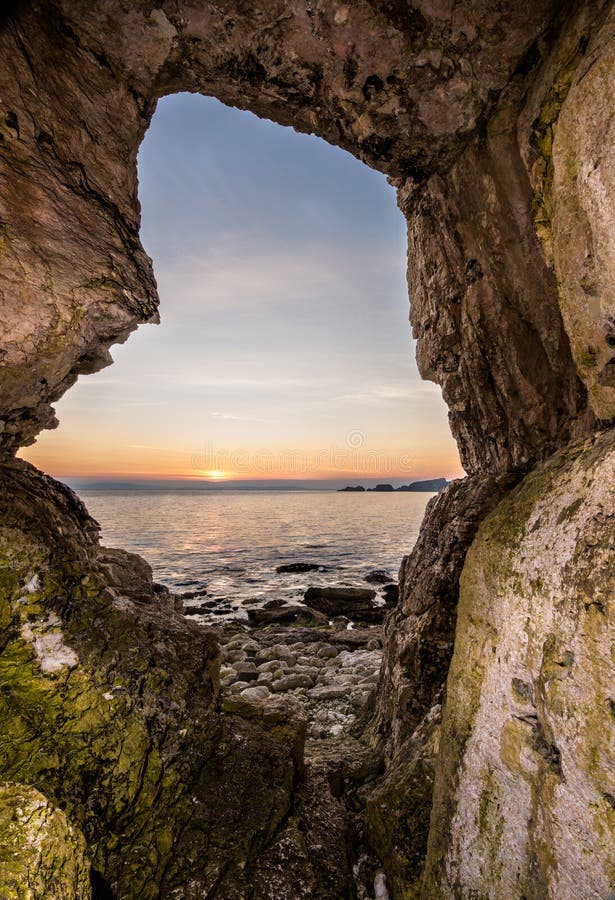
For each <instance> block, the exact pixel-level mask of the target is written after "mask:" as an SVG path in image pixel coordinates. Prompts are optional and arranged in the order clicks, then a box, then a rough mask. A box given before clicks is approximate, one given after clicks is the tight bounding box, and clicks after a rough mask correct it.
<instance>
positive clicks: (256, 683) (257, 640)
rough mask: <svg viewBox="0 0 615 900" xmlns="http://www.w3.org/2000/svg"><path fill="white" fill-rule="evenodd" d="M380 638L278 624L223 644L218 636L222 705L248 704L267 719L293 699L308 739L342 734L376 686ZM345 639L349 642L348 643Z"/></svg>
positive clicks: (370, 632)
mask: <svg viewBox="0 0 615 900" xmlns="http://www.w3.org/2000/svg"><path fill="white" fill-rule="evenodd" d="M340 624H341V623H340ZM297 631H299V633H300V639H299V640H298V639H297V637H298V636H299V635H298V634H297ZM380 633H381V630H380V629H379V628H369V627H366V628H363V629H361V630H360V632H359V630H358V629H354V630H353V631H352V632H346V633H345V634H344V633H343V632H337V631H335V628H332V627H329V628H328V629H323V628H314V627H301V628H300V629H297V628H296V627H289V626H279V625H278V626H269V627H266V628H261V629H255V630H254V631H253V632H251V633H247V632H246V631H244V632H242V633H241V634H237V633H232V634H230V635H229V636H228V637H229V639H228V640H225V633H224V631H222V632H221V635H220V637H221V644H222V646H221V661H222V665H221V668H220V683H221V685H222V689H223V694H222V696H223V702H224V696H225V695H226V696H227V697H228V702H229V703H235V704H236V703H239V702H242V703H243V702H244V701H245V703H246V706H247V705H248V704H249V703H252V704H254V705H255V707H258V708H260V709H261V710H262V714H263V715H265V714H266V713H267V710H269V708H270V707H271V708H272V709H273V706H275V704H276V703H287V702H290V701H291V700H292V702H293V703H299V705H300V707H301V708H302V710H303V712H304V714H305V716H306V718H307V725H308V731H307V733H308V735H309V736H310V738H312V739H316V740H320V739H324V738H329V737H335V736H336V735H340V734H342V733H343V732H344V731H345V730H346V729H347V728H348V727H349V726H350V725H351V724H352V722H354V721H355V719H356V717H357V715H358V714H359V712H360V710H361V709H363V707H364V706H365V704H366V703H367V702H368V700H369V698H370V696H372V694H373V691H374V687H375V685H376V684H377V682H378V677H379V672H380V662H381V658H382V651H381V649H380V639H379V637H377V635H380ZM348 634H350V635H351V636H352V637H353V640H352V642H349V641H347V640H346V638H347V636H348ZM355 638H356V640H355ZM291 692H292V693H291ZM231 698H232V699H231Z"/></svg>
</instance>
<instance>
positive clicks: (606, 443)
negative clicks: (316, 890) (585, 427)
mask: <svg viewBox="0 0 615 900" xmlns="http://www.w3.org/2000/svg"><path fill="white" fill-rule="evenodd" d="M613 484H615V434H614V433H613V432H612V431H610V432H606V433H603V434H598V435H596V436H595V437H593V438H589V439H586V440H585V441H583V442H581V443H580V444H576V445H572V446H571V447H569V448H567V449H565V450H562V451H560V453H558V454H556V455H555V456H554V457H553V458H552V459H551V460H549V461H548V462H547V463H545V464H543V465H542V466H540V467H538V468H537V469H536V470H535V471H534V472H533V473H532V474H530V475H528V476H527V478H525V479H524V481H523V482H522V483H521V484H520V485H519V486H518V487H517V488H516V489H515V490H513V491H512V493H511V494H510V496H509V497H507V498H506V499H504V500H503V501H502V503H501V504H500V505H499V506H498V507H496V509H495V510H494V511H493V512H492V513H491V514H490V515H489V516H488V517H487V518H486V519H485V521H484V522H483V524H482V525H481V527H480V529H479V532H478V536H477V539H476V541H475V542H474V544H473V545H472V547H471V549H470V551H469V553H468V556H467V558H466V563H465V566H464V570H463V574H462V577H461V596H460V602H459V608H458V624H457V639H456V643H455V652H454V656H453V661H452V664H451V671H450V674H449V679H448V691H447V699H446V705H445V710H444V719H443V726H442V735H441V739H440V747H441V753H440V756H439V758H438V762H437V766H436V785H435V801H434V807H433V811H432V817H431V831H430V837H429V849H428V856H427V876H426V884H425V896H428V897H432V896H433V897H440V896H448V895H449V893H451V892H452V893H453V894H454V892H455V891H456V890H457V886H459V885H463V890H464V891H466V892H470V893H472V892H473V893H474V895H475V896H490V897H494V898H499V897H502V898H504V897H510V896H515V897H516V896H532V897H542V896H545V897H547V896H549V897H555V896H557V897H565V898H569V897H570V898H572V897H588V898H590V897H595V898H599V897H606V896H609V895H610V894H611V893H612V891H613V889H614V887H615V863H614V860H615V811H614V803H613V797H614V796H615V794H614V790H615V780H614V769H613V765H612V761H613V758H614V756H615V719H614V718H613V713H612V708H611V706H612V697H611V695H612V692H613V684H614V683H615V668H614V660H613V657H612V617H613V614H614V608H613V598H614V596H615V590H614V588H615V580H614V575H613V573H614V571H615V531H614V529H613V520H614V517H615V504H614V497H613Z"/></svg>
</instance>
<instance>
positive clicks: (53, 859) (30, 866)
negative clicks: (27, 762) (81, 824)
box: [0, 781, 91, 900]
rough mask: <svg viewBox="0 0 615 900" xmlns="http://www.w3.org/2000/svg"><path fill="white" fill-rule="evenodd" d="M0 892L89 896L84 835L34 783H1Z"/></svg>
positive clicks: (26, 897)
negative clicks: (32, 785)
mask: <svg viewBox="0 0 615 900" xmlns="http://www.w3.org/2000/svg"><path fill="white" fill-rule="evenodd" d="M0 832H1V833H2V840H0V897H2V898H3V900H43V898H53V900H89V898H90V897H91V888H90V861H89V859H88V855H87V852H86V845H85V839H84V837H83V835H82V834H81V833H80V832H79V831H78V830H77V829H76V828H75V827H74V826H73V825H71V824H70V822H69V820H68V818H67V817H66V815H65V814H64V813H63V812H62V811H61V810H59V809H55V808H54V807H53V806H52V805H51V804H50V803H49V801H48V800H47V799H46V798H45V797H44V796H43V795H42V794H41V793H40V792H39V791H37V790H36V789H35V788H33V787H31V786H29V785H25V784H15V783H12V782H6V781H5V782H2V783H0Z"/></svg>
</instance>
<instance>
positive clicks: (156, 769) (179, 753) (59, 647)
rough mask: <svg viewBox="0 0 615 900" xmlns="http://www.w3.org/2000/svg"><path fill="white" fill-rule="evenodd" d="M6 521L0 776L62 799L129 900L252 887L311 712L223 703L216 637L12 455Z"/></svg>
mask: <svg viewBox="0 0 615 900" xmlns="http://www.w3.org/2000/svg"><path fill="white" fill-rule="evenodd" d="M0 523H1V524H0V623H1V625H2V632H1V636H0V642H1V647H2V653H1V654H0V685H1V690H0V717H1V720H2V723H3V741H2V745H3V746H2V751H3V752H2V755H1V757H0V779H3V780H5V781H11V782H16V783H20V784H26V785H28V786H31V787H32V788H34V789H36V790H38V791H40V792H41V793H42V794H43V795H44V797H45V798H47V799H48V801H49V803H50V804H52V805H53V806H54V807H55V808H60V809H62V810H63V811H64V814H65V816H66V819H67V822H69V823H70V826H71V827H72V828H74V829H75V831H76V832H79V831H81V832H82V833H83V835H84V838H85V841H86V843H87V853H88V856H89V858H90V860H91V863H92V867H93V872H94V877H95V879H97V881H98V882H99V883H100V884H102V885H104V886H105V888H106V889H107V890H109V891H112V892H113V893H114V894H116V895H117V896H119V897H128V896H131V897H132V896H135V897H136V896H138V897H140V898H144V900H147V898H152V900H153V898H159V897H165V896H173V897H190V896H202V895H204V894H208V892H211V891H213V892H214V893H215V892H217V894H216V896H224V897H228V898H231V897H235V896H236V897H241V896H244V894H245V893H246V891H247V885H248V883H249V871H250V866H251V865H252V864H253V863H254V861H255V860H256V858H257V857H258V854H259V853H260V852H261V851H262V850H263V848H264V847H266V846H267V844H268V843H269V841H270V840H271V839H272V837H273V835H274V834H275V832H276V829H277V827H278V826H279V824H280V822H281V821H282V820H283V819H284V818H285V817H286V816H287V815H288V813H289V810H290V808H291V805H292V794H293V789H294V784H295V780H296V778H297V776H298V774H299V772H300V770H301V765H302V752H303V737H304V732H305V722H304V721H303V720H302V719H301V717H299V716H298V715H297V713H296V710H294V709H292V708H291V707H290V706H288V705H286V706H284V704H282V705H280V707H279V708H276V709H275V710H272V711H271V714H270V715H269V717H268V718H267V717H265V716H264V715H263V716H261V717H257V718H246V717H245V716H243V715H241V713H240V712H239V713H237V714H226V713H224V712H223V711H222V710H221V708H220V703H219V697H218V671H219V648H218V644H217V640H216V639H215V637H214V635H213V633H211V632H209V631H207V630H206V629H203V628H201V627H200V626H198V625H196V624H195V623H192V622H189V621H187V620H186V619H185V618H184V617H183V616H182V615H180V614H179V613H178V612H176V610H175V607H174V602H173V599H172V597H171V596H170V595H168V594H167V593H165V592H164V591H163V592H161V591H160V590H159V589H157V588H156V587H155V586H154V585H153V582H152V579H151V571H150V570H149V567H148V566H147V565H146V564H145V563H143V561H142V560H131V558H130V555H129V554H125V553H122V552H117V551H109V550H102V549H101V548H100V546H99V544H98V527H97V525H96V523H95V522H94V521H93V520H92V519H91V518H90V517H89V515H88V514H87V511H86V510H85V508H84V507H83V505H82V504H81V503H80V501H79V500H78V499H77V498H76V497H75V495H74V494H73V493H72V492H71V491H70V490H69V489H68V488H65V487H64V486H62V485H59V484H58V483H56V482H54V481H53V480H52V479H50V478H47V477H46V476H43V475H41V473H39V472H37V471H36V470H35V469H34V468H33V467H31V466H28V465H27V464H25V463H22V462H20V461H14V462H12V463H9V464H8V465H6V466H4V467H2V469H0ZM188 886H190V887H188ZM199 892H200V893H199ZM211 895H212V896H213V895H214V894H211ZM40 896H41V897H44V896H49V897H51V896H54V895H53V894H41V895H40Z"/></svg>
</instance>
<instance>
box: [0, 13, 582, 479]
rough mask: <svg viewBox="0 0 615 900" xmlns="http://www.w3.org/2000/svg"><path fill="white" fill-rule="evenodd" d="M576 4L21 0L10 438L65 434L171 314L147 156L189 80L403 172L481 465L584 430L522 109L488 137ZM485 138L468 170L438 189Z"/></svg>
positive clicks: (418, 299)
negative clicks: (144, 162) (50, 431)
mask: <svg viewBox="0 0 615 900" xmlns="http://www.w3.org/2000/svg"><path fill="white" fill-rule="evenodd" d="M556 10H557V4H555V3H553V2H552V0H539V2H534V3H532V4H526V5H525V7H524V10H523V15H519V9H518V5H517V4H513V3H511V2H507V3H501V4H499V5H498V6H497V7H493V4H490V3H487V2H484V0H467V2H465V3H463V4H453V3H451V2H439V3H433V2H431V0H430V2H427V0H424V2H421V3H418V4H416V5H414V6H410V7H407V5H406V4H397V3H382V2H376V0H371V2H367V0H361V2H357V3H353V4H344V3H340V2H339V0H326V2H325V0H322V2H319V3H318V4H317V5H316V6H314V7H312V6H310V5H307V6H306V5H305V4H304V3H295V2H289V0H287V2H281V0H280V2H276V3H273V4H272V3H269V2H267V3H255V4H251V5H249V6H246V5H245V4H237V3H228V4H225V5H224V6H223V7H220V6H218V5H215V4H211V3H207V2H205V0H200V2H198V3H193V4H190V5H188V4H184V3H181V2H171V0H169V2H166V3H161V4H160V6H158V7H155V8H152V7H151V6H147V5H146V6H142V5H139V4H137V5H134V4H132V5H128V6H127V5H125V4H122V3H120V2H118V0H104V2H99V3H96V4H91V3H86V2H74V0H71V2H61V0H41V2H38V3H33V2H29V3H28V2H26V3H24V4H22V5H21V6H20V7H19V13H18V15H13V16H11V15H9V16H8V17H7V20H6V21H5V23H4V27H3V29H2V33H1V35H0V59H2V60H3V74H2V75H0V78H1V79H2V99H1V101H0V103H1V106H0V112H1V113H2V116H3V118H2V127H1V133H2V143H1V144H0V176H1V177H2V178H3V181H4V182H5V187H4V189H3V191H2V217H1V222H2V225H1V228H2V232H1V238H2V257H1V258H2V273H1V278H2V281H1V283H0V290H2V302H3V307H4V311H5V315H4V317H3V323H4V328H5V331H4V335H3V351H4V355H3V360H2V364H3V370H4V372H3V378H2V383H1V384H2V388H1V392H0V418H1V419H2V421H3V422H4V425H3V431H2V432H1V441H2V445H3V446H4V447H6V448H7V449H9V450H11V449H15V447H17V446H19V445H23V444H25V443H29V442H31V441H32V440H33V439H34V437H35V435H36V434H37V432H38V431H40V429H41V428H44V427H51V426H52V425H53V424H54V417H53V411H52V409H51V406H50V404H51V403H53V401H54V400H56V399H57V398H58V397H60V396H61V395H62V393H63V392H64V391H65V390H66V389H67V388H68V387H70V385H71V384H72V383H73V382H74V380H75V378H76V377H77V375H78V374H79V373H85V372H91V371H94V370H96V369H98V368H100V367H101V366H103V365H106V364H108V362H109V361H110V360H109V355H108V349H109V347H110V346H111V345H112V344H113V343H116V342H118V341H122V340H124V339H125V338H126V337H127V335H128V334H129V333H130V331H132V330H133V329H134V328H135V327H136V326H137V325H138V323H139V322H144V321H153V320H155V318H156V306H157V296H156V288H155V282H154V278H153V274H152V269H151V263H150V260H149V259H148V258H147V256H146V255H145V253H144V252H143V249H142V247H141V244H140V241H139V236H138V228H139V207H138V202H137V196H136V186H137V182H136V154H137V151H138V148H139V144H140V142H141V140H142V138H143V135H144V133H145V130H146V129H147V126H148V124H149V121H150V118H151V116H152V114H153V111H154V108H155V103H156V100H157V99H158V98H159V97H161V96H163V95H164V94H168V93H172V92H174V91H179V90H189V91H200V92H202V93H205V94H213V95H215V96H216V97H218V98H219V99H221V100H222V101H224V102H226V103H230V104H232V105H237V106H240V107H242V108H248V109H251V110H252V111H254V112H256V113H257V114H258V115H262V116H266V117H268V118H271V119H273V120H275V121H278V122H280V123H282V124H292V125H293V126H294V127H295V128H297V129H299V130H301V131H313V132H315V133H317V134H319V135H320V136H321V137H323V138H325V139H326V140H328V141H330V142H331V143H334V144H339V145H340V146H342V147H344V148H345V149H347V150H349V151H350V152H352V153H354V154H355V155H356V156H358V157H359V158H360V159H363V160H365V161H366V162H367V163H368V164H369V165H371V166H374V167H375V168H378V169H379V170H380V171H382V172H385V173H386V174H388V175H390V176H392V177H394V178H395V179H397V181H396V183H397V184H398V185H399V187H400V198H401V205H402V208H403V209H404V211H405V213H406V215H407V217H408V221H409V233H410V249H411V253H412V256H413V267H414V269H413V271H415V273H416V274H415V275H413V276H411V289H412V292H413V294H414V295H415V312H414V313H413V320H414V322H415V328H416V330H417V334H418V339H419V362H420V365H421V369H422V371H423V372H424V373H425V374H426V375H428V377H434V378H435V379H436V380H437V381H439V382H440V383H442V384H443V385H444V391H445V396H446V398H447V401H448V402H449V404H450V406H451V424H452V427H453V430H454V433H455V435H456V436H457V438H458V440H459V442H460V446H461V449H462V455H463V458H464V461H465V462H466V464H467V466H468V467H469V469H471V470H480V469H488V468H494V467H495V466H497V467H499V469H500V470H504V469H506V468H508V467H510V466H511V465H521V464H527V463H531V461H532V460H534V459H536V458H540V457H541V456H542V455H544V453H545V452H548V451H549V450H550V449H552V448H553V447H554V446H556V445H558V444H560V443H562V441H564V440H566V438H567V436H568V435H569V433H571V432H572V431H574V430H575V427H577V425H576V423H577V421H578V420H582V419H583V417H584V415H585V410H586V400H585V397H584V392H583V390H582V389H581V388H580V383H579V382H578V381H577V380H576V375H575V372H574V369H573V367H572V366H571V363H570V358H569V348H568V346H567V339H566V337H565V335H564V333H563V329H562V325H561V317H560V315H559V309H558V306H557V302H556V299H555V298H556V291H555V283H554V279H553V276H552V274H549V273H547V272H545V270H544V262H543V261H542V260H541V257H540V254H539V253H538V252H537V249H536V247H534V246H533V243H532V242H533V241H534V242H535V240H536V239H535V236H534V235H533V232H532V228H531V215H530V212H531V199H532V198H531V191H530V188H529V184H528V183H527V176H524V173H523V172H522V171H521V170H520V164H519V159H518V152H517V151H516V150H515V148H514V145H513V143H512V141H513V139H514V126H515V117H514V114H513V115H509V116H508V118H507V120H506V122H505V123H504V125H503V126H502V131H503V132H505V131H508V136H507V137H503V138H502V139H501V140H500V141H499V143H498V141H497V140H496V139H495V138H492V139H491V141H490V145H487V148H486V150H481V148H480V146H477V144H476V141H477V135H479V136H480V134H482V131H483V127H484V122H485V121H486V119H487V118H488V117H489V115H490V114H491V113H492V112H493V110H494V109H495V108H496V106H497V103H498V101H499V98H500V96H501V95H502V96H505V95H506V93H507V91H506V89H507V85H508V84H509V82H510V81H511V79H516V82H519V84H520V87H522V86H523V85H524V84H525V82H526V80H527V75H528V72H530V71H531V70H532V67H533V66H534V65H535V63H536V60H539V59H540V56H541V53H542V52H544V51H545V50H546V49H548V42H547V35H549V34H550V33H549V28H550V27H551V28H552V22H553V17H554V13H555V11H556ZM516 82H515V83H516ZM99 97H104V103H100V102H98V98H99ZM513 105H514V104H513ZM479 141H480V137H479ZM468 146H470V147H472V148H473V149H472V150H471V152H470V154H469V155H466V162H465V163H463V164H460V167H459V168H458V169H457V170H456V171H457V174H456V175H451V176H450V177H449V176H446V180H445V182H444V183H442V182H440V181H438V180H437V178H436V177H435V176H434V177H432V176H433V173H434V172H436V173H441V174H442V175H443V176H444V175H445V173H446V171H447V170H448V169H449V167H450V165H451V163H452V162H453V161H454V160H455V159H456V158H457V157H458V156H459V154H460V153H461V152H462V151H463V150H464V148H465V147H468ZM481 146H482V145H481ZM502 150H503V151H504V152H503V153H502ZM483 176H485V177H483ZM430 177H431V181H429V185H428V186H427V187H425V185H426V184H427V182H428V180H429V179H430ZM443 191H445V192H450V196H447V197H446V198H445V199H443V198H442V192H443ZM434 216H435V217H436V218H438V219H439V220H440V221H439V226H438V228H439V230H440V232H441V233H440V234H439V235H436V234H433V226H432V222H433V217H434ZM504 220H506V223H507V224H506V227H505V228H504V227H503V222H504ZM514 242H517V244H518V247H517V249H516V250H514V251H513V249H512V248H513V243H514ZM436 303H437V307H438V308H437V309H435V308H434V304H436ZM522 342H526V343H527V352H526V354H525V357H524V355H523V354H524V350H523V347H522V346H521V343H522Z"/></svg>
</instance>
